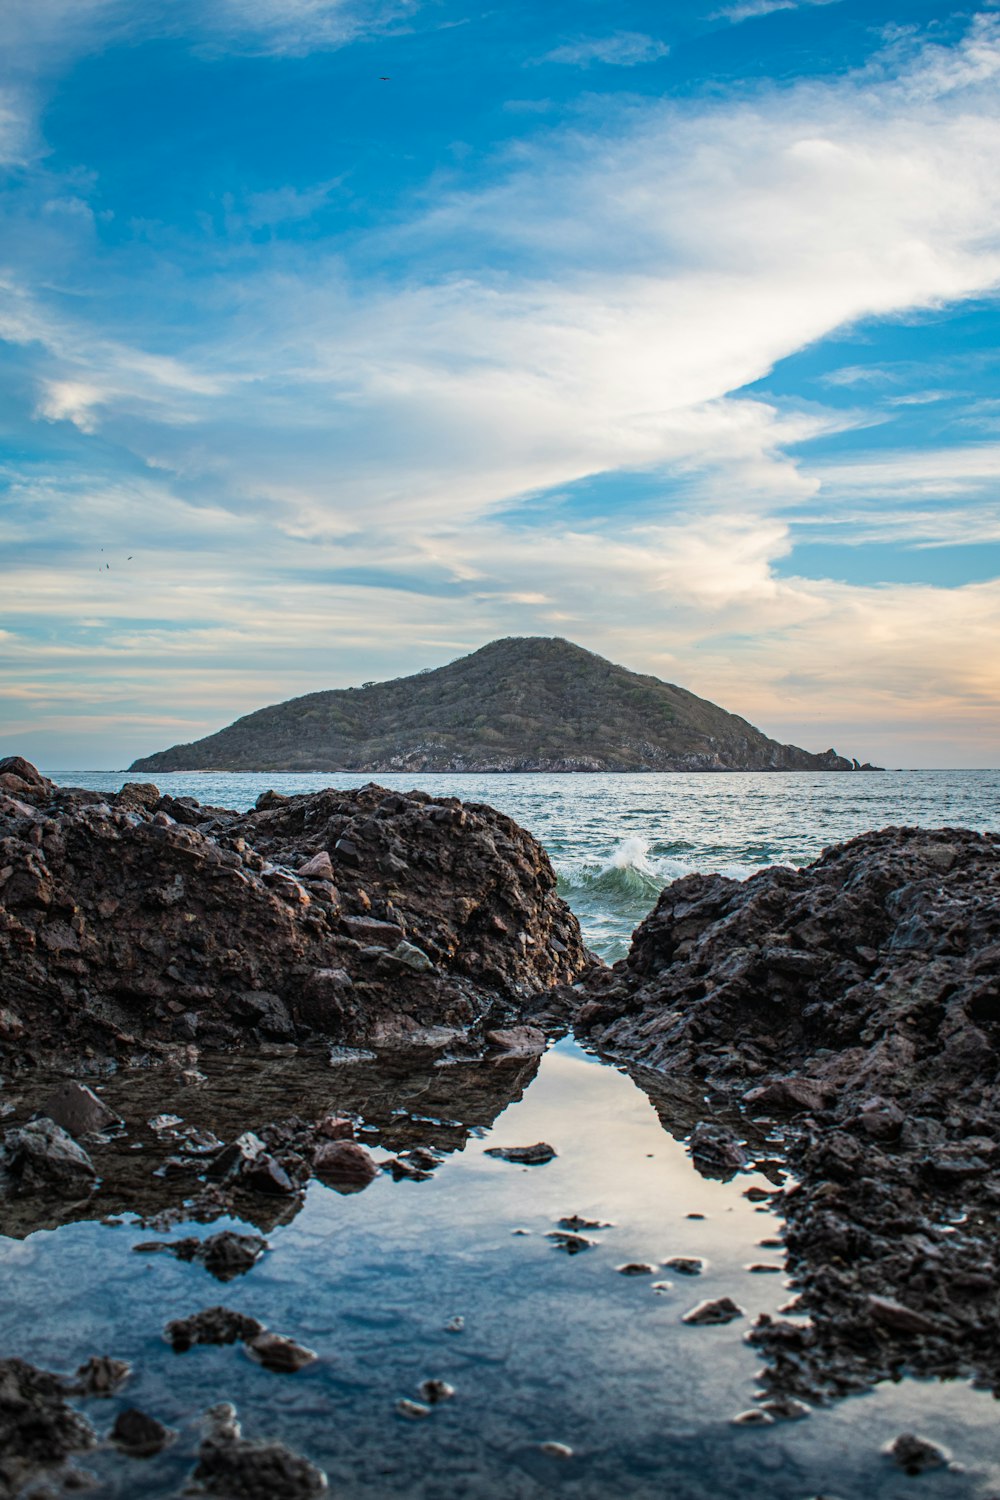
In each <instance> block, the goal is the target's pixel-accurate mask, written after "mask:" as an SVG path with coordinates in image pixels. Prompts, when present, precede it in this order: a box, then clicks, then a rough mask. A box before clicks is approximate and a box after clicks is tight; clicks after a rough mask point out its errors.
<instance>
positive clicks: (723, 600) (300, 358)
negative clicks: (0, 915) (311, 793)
mask: <svg viewBox="0 0 1000 1500" xmlns="http://www.w3.org/2000/svg"><path fill="white" fill-rule="evenodd" d="M0 58H2V59H3V62H2V65H0V66H2V73H0V173H2V178H0V193H2V208H0V212H2V216H3V217H2V234H0V566H2V574H0V659H2V667H3V670H2V673H0V752H5V753H6V752H13V751H19V752H21V753H25V754H28V755H30V756H32V757H33V758H35V759H37V760H39V761H40V762H42V763H43V764H45V765H47V766H49V767H53V768H55V767H74V766H75V767H79V768H83V767H95V766H119V765H123V764H126V763H127V762H128V761H129V760H130V759H131V758H132V757H133V756H135V755H137V754H140V753H144V752H146V751H151V750H153V749H157V748H160V747H162V746H164V745H166V744H169V743H173V742H175V741H178V740H189V739H194V738H197V737H199V736H200V735H202V734H204V733H207V732H209V731H211V730H212V729H215V728H218V727H220V726H221V725H222V724H224V723H226V722H228V721H230V720H231V719H232V718H234V717H236V716H237V715H238V714H239V713H242V712H246V711H248V710H250V709H252V708H254V707H258V706H260V705H262V704H264V703H267V702H273V701H275V700H277V699H281V698H285V697H289V696H292V695H293V694H297V693H303V692H308V691H312V690H315V689H317V688H322V687H332V686H341V685H346V684H349V683H354V682H360V681H362V680H366V679H369V678H373V677H375V678H378V677H383V676H398V675H401V674H403V673H406V672H410V671H415V670H417V669H419V668H421V667H424V666H435V665H439V664H441V663H443V662H446V661H448V660H451V659H452V658H454V657H455V656H456V655H459V654H461V653H463V652H465V651H467V650H472V649H475V648H476V647H477V646H479V645H481V644H483V643H485V642H486V641H488V640H490V639H493V638H494V637H496V636H499V635H509V634H545V635H551V634H559V635H565V636H568V637H569V638H571V639H573V640H576V641H579V642H580V643H581V644H583V645H585V646H588V647H590V648H591V649H593V650H596V651H599V652H601V653H603V654H605V655H608V656H610V657H612V658H613V659H615V660H617V661H621V662H624V663H626V664H627V665H629V666H631V667H634V668H636V669H640V670H645V671H651V672H655V673H657V674H658V675H659V676H662V677H665V678H667V679H668V680H672V681H677V682H680V683H682V684H684V685H685V686H687V687H690V688H692V689H693V690H694V691H696V692H699V693H701V694H703V695H704V696H707V697H710V698H713V699H715V700H716V701H717V702H721V703H722V704H724V705H725V706H726V707H728V708H731V709H733V710H735V711H738V712H740V713H742V714H744V715H745V716H747V717H748V718H750V719H752V720H753V721H754V722H756V723H759V724H760V725H761V726H762V727H763V728H765V729H766V730H767V731H768V732H769V733H772V734H775V735H778V736H779V737H781V738H786V739H791V740H794V741H796V742H797V743H800V744H804V745H807V746H809V747H810V748H815V749H823V748H826V746H827V745H829V744H835V745H836V746H837V748H839V749H841V750H843V751H845V752H847V753H851V754H856V755H859V756H861V757H862V758H871V759H876V760H880V761H883V762H887V763H890V764H907V765H998V764H1000V722H998V719H1000V716H998V713H997V702H998V694H1000V652H998V650H997V639H998V627H1000V493H998V483H1000V430H998V429H1000V387H998V381H997V373H998V370H997V367H998V363H1000V353H998V347H1000V339H998V333H1000V307H998V301H997V287H998V283H1000V166H998V163H1000V93H998V89H997V83H998V78H1000V10H998V9H997V8H996V7H994V6H981V7H980V8H979V9H973V8H953V7H950V6H945V5H940V4H936V5H934V4H923V3H920V0H907V3H905V4H900V3H881V0H866V3H864V4H861V3H857V0H811V3H810V0H732V3H729V4H727V3H725V0H722V3H712V0H704V3H703V0H682V3H676V4H673V5H671V6H669V7H666V6H663V5H652V4H648V3H639V0H617V3H615V4H611V3H610V0H576V3H574V4H572V5H571V4H569V3H562V0H551V3H549V4H547V5H545V6H538V5H535V4H518V3H509V4H507V5H505V6H503V7H497V8H484V9H477V8H469V7H468V6H466V5H463V4H458V3H456V0H434V3H431V0H427V3H421V0H398V3H382V0H360V3H353V0H334V3H331V0H210V3H204V0H197V3H196V0H169V3H168V0H163V3H156V0H130V3H123V0H6V4H5V5H4V6H3V8H2V10H0ZM384 78H385V79H387V81H383V79H384Z"/></svg>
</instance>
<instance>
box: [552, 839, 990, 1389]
mask: <svg viewBox="0 0 1000 1500" xmlns="http://www.w3.org/2000/svg"><path fill="white" fill-rule="evenodd" d="M574 999H575V1003H576V1005H577V1025H578V1028H579V1029H581V1030H583V1031H585V1032H586V1033H587V1035H588V1038H589V1040H590V1041H591V1042H592V1043H595V1044H596V1045H598V1046H599V1047H600V1048H602V1049H604V1050H605V1051H607V1052H609V1053H610V1054H612V1055H614V1056H616V1057H617V1058H620V1059H621V1058H624V1059H627V1060H629V1061H630V1062H634V1063H635V1064H637V1065H638V1066H639V1069H640V1071H639V1075H638V1076H639V1078H640V1081H642V1082H643V1083H644V1084H647V1086H648V1080H649V1078H650V1077H659V1078H663V1079H664V1081H665V1088H666V1086H667V1081H669V1091H670V1096H671V1099H673V1098H676V1097H677V1096H678V1094H679V1092H680V1091H681V1089H682V1086H683V1085H684V1084H685V1082H687V1083H689V1085H690V1089H691V1092H692V1093H696V1094H697V1095H699V1096H700V1097H702V1098H704V1096H705V1094H706V1093H708V1095H709V1097H710V1098H711V1101H712V1104H713V1105H714V1106H715V1108H716V1109H717V1110H719V1111H720V1112H722V1111H725V1113H726V1114H727V1115H732V1114H734V1113H736V1112H742V1114H743V1117H744V1119H745V1121H746V1124H747V1136H746V1139H745V1142H744V1141H741V1140H739V1139H738V1138H737V1139H736V1145H737V1147H738V1149H739V1150H741V1151H743V1152H744V1154H745V1156H746V1159H747V1165H748V1166H749V1165H754V1162H753V1156H754V1149H755V1148H754V1147H753V1145H752V1144H751V1141H752V1139H753V1133H754V1129H755V1128H756V1127H757V1126H759V1125H760V1124H761V1122H762V1120H765V1119H766V1118H767V1117H768V1116H779V1115H780V1116H782V1117H783V1118H782V1121H781V1128H782V1136H783V1145H782V1148H781V1151H780V1153H779V1154H780V1156H781V1157H782V1159H783V1160H787V1163H788V1166H789V1167H790V1168H791V1171H792V1174H793V1175H794V1177H795V1178H797V1179H798V1180H797V1183H796V1184H795V1185H792V1186H785V1187H784V1189H783V1191H781V1192H780V1193H777V1194H770V1195H769V1194H768V1193H767V1192H766V1190H760V1197H761V1199H762V1201H767V1199H768V1197H769V1198H770V1206H771V1207H773V1208H774V1209H775V1210H776V1211H777V1212H779V1213H781V1214H783V1215H784V1217H785V1219H786V1224H787V1228H786V1231H785V1234H784V1243H785V1247H786V1251H787V1255H788V1265H787V1269H788V1271H789V1272H790V1273H791V1275H792V1276H793V1277H794V1279H795V1283H796V1286H797V1298H796V1311H797V1312H799V1313H800V1314H802V1315H805V1316H806V1317H808V1318H809V1319H810V1320H811V1321H810V1322H809V1324H808V1325H807V1326H806V1327H805V1328H804V1329H803V1328H801V1327H797V1326H796V1325H793V1324H790V1323H786V1322H784V1321H782V1320H776V1319H771V1318H766V1317H764V1318H761V1319H759V1320H758V1323H757V1325H756V1326H755V1328H754V1330H753V1331H752V1334H751V1339H752V1341H753V1342H754V1343H755V1344H756V1345H757V1346H758V1347H759V1348H761V1349H762V1350H763V1351H764V1352H765V1353H766V1354H767V1355H768V1356H769V1358H770V1360H771V1367H770V1369H769V1371H768V1372H767V1374H766V1376H765V1384H766V1385H770V1386H771V1387H772V1388H773V1391H774V1394H775V1397H776V1399H780V1398H784V1397H790V1398H792V1399H801V1398H805V1399H806V1400H810V1401H817V1400H818V1401H823V1400H827V1399H829V1398H830V1397H831V1396H837V1395H841V1394H845V1393H848V1392H851V1391H855V1390H861V1389H864V1388H865V1387H866V1386H867V1385H869V1384H871V1383H872V1382H874V1381H878V1380H882V1379H886V1378H890V1377H892V1376H894V1375H895V1373H896V1372H897V1371H898V1370H899V1369H900V1368H902V1367H905V1368H906V1369H908V1370H912V1371H914V1372H915V1373H918V1374H939V1375H941V1376H945V1377H954V1376H956V1375H961V1374H971V1375H975V1376H977V1377H978V1378H979V1379H980V1380H983V1381H986V1382H988V1383H989V1384H991V1385H992V1386H993V1388H994V1389H996V1390H1000V1277H998V1275H997V1266H996V1255H995V1247H996V1243H997V1238H998V1235H1000V1066H998V1065H1000V835H997V834H978V833H973V832H970V831H968V830H964V829H938V830H921V829H912V828H910V829H906V828H902V829H900V828H897V829H892V828H890V829H883V830H882V831H880V832H877V833H870V834H865V835H863V836H861V837H859V838H856V839H852V840H851V841H850V842H848V843H846V844H842V845H838V846H836V847H834V848H831V849H829V850H827V851H826V852H825V853H824V855H823V857H822V858H821V859H819V860H818V861H816V862H815V863H814V864H812V865H810V866H807V867H806V868H804V869H787V868H781V867H777V868H772V869H767V870H764V871H761V872H759V873H758V874H757V875H754V876H752V877H751V878H750V879H749V880H747V881H743V882H740V881H734V880H729V879H727V878H725V877H723V876H720V875H691V876H686V877H685V878H684V879H682V880H678V881H675V882H674V883H673V884H672V885H670V886H668V887H667V888H666V890H664V892H663V893H662V895H661V897H660V900H659V902H658V903H657V906H656V908H655V910H654V911H653V912H652V913H651V914H650V916H649V917H648V918H647V920H646V921H645V922H644V923H643V924H642V925H641V926H640V927H639V928H638V929H637V931H636V933H635V935H634V938H633V942H632V947H631V951H630V953H629V955H628V957H627V958H626V959H624V960H623V961H621V962H620V963H618V964H616V965H615V966H614V969H612V970H610V971H607V970H605V971H596V970H595V971H592V972H591V973H590V974H589V975H588V976H587V978H586V979H585V981H584V982H583V984H582V986H580V987H578V989H577V991H575V992H574ZM649 1070H653V1072H652V1073H650V1071H649ZM706 1126H707V1127H708V1129H707V1130H706V1129H705V1127H706ZM719 1139H720V1136H719V1128H718V1126H717V1124H716V1122H714V1121H707V1122H703V1123H702V1124H699V1126H698V1127H697V1129H696V1131H695V1132H694V1134H692V1137H691V1145H692V1155H693V1158H694V1161H695V1165H696V1166H698V1167H699V1169H700V1170H702V1171H706V1170H707V1171H709V1172H712V1171H717V1170H718V1168H719V1166H720V1165H723V1166H724V1167H725V1168H727V1169H728V1168H729V1167H735V1166H736V1160H735V1158H734V1159H733V1160H732V1161H731V1162H722V1163H720V1162H719V1161H718V1160H716V1161H713V1159H712V1158H713V1154H714V1153H713V1144H714V1143H715V1142H718V1141H719ZM696 1144H697V1146H698V1149H695V1146H696ZM706 1144H707V1145H708V1147H709V1149H708V1150H707V1151H706V1149H705V1145H706ZM757 1149H758V1150H759V1149H760V1148H757ZM771 1155H772V1157H773V1149H772V1153H771ZM756 1165H757V1166H758V1167H759V1168H760V1170H762V1171H766V1172H767V1173H768V1175H769V1176H771V1177H772V1181H778V1180H780V1178H781V1172H780V1171H778V1172H775V1170H774V1169H775V1166H776V1163H775V1162H774V1161H773V1160H771V1161H768V1160H765V1159H762V1158H761V1157H759V1156H758V1158H757V1162H756ZM778 1165H780V1164H778ZM757 1195H758V1194H757V1190H751V1192H750V1193H749V1194H748V1196H751V1197H756V1196H757Z"/></svg>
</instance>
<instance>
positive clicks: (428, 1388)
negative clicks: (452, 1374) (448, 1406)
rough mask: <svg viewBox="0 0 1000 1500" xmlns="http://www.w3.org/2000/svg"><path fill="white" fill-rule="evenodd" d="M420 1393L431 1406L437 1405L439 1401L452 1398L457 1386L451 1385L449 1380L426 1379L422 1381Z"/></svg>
mask: <svg viewBox="0 0 1000 1500" xmlns="http://www.w3.org/2000/svg"><path fill="white" fill-rule="evenodd" d="M420 1394H421V1396H422V1397H423V1399H424V1400H425V1401H426V1402H427V1403H428V1404H429V1405H430V1406H437V1404H438V1402H439V1401H450V1400H451V1398H452V1396H454V1394H455V1387H454V1386H453V1385H449V1384H448V1382H447V1380H424V1381H422V1382H421V1386H420Z"/></svg>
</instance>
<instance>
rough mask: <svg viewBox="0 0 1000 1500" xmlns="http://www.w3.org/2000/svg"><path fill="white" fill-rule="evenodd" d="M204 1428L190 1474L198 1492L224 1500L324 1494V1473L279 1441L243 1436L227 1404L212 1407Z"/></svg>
mask: <svg viewBox="0 0 1000 1500" xmlns="http://www.w3.org/2000/svg"><path fill="white" fill-rule="evenodd" d="M207 1426H208V1431H207V1433H206V1436H205V1439H204V1442H203V1443H202V1445H201V1448H200V1449H199V1452H198V1466H197V1468H196V1469H195V1471H194V1482H195V1485H196V1486H197V1489H200V1491H202V1492H203V1493H205V1494H208V1495H224V1496H226V1497H228V1500H314V1497H316V1496H319V1495H325V1494H326V1493H327V1489H328V1486H327V1481H326V1475H325V1474H324V1473H323V1471H322V1470H321V1469H317V1467H316V1465H315V1464H312V1463H310V1462H309V1460H308V1459H307V1458H303V1457H301V1455H300V1454H298V1453H293V1452H292V1450H291V1449H290V1448H288V1447H286V1446H285V1444H284V1443H274V1442H267V1441H264V1440H261V1439H255V1438H246V1437H244V1436H243V1433H242V1431H241V1428H240V1424H239V1422H238V1421H237V1420H236V1413H235V1410H234V1409H233V1407H231V1406H229V1405H228V1404H225V1403H224V1404H222V1405H221V1406H218V1407H215V1408H213V1410H212V1411H211V1412H210V1413H209V1419H208V1424H207ZM197 1489H196V1493H197Z"/></svg>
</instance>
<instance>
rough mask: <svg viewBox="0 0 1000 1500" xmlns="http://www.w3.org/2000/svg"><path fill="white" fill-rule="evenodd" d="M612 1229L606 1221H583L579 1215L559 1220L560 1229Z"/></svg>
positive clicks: (571, 1215)
mask: <svg viewBox="0 0 1000 1500" xmlns="http://www.w3.org/2000/svg"><path fill="white" fill-rule="evenodd" d="M611 1227H612V1226H611V1224H609V1223H608V1221H607V1220H606V1219H582V1218H581V1217H580V1215H579V1214H570V1215H569V1217H568V1218H565V1219H560V1220H559V1228H560V1229H572V1230H580V1229H610V1228H611Z"/></svg>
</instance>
